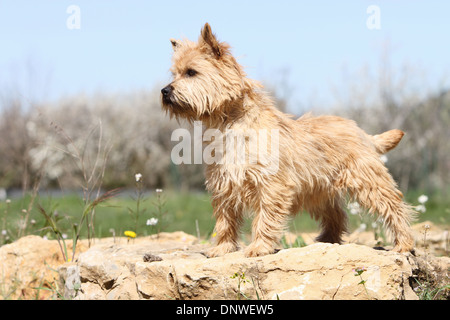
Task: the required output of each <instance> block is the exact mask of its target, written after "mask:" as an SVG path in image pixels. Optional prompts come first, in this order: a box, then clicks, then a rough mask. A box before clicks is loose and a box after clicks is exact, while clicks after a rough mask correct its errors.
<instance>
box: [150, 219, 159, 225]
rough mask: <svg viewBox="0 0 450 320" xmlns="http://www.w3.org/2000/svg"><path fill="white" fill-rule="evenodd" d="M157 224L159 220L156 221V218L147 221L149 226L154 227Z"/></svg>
mask: <svg viewBox="0 0 450 320" xmlns="http://www.w3.org/2000/svg"><path fill="white" fill-rule="evenodd" d="M157 223H158V219H156V218H150V219H148V220H147V225H148V226H154V225H156V224H157Z"/></svg>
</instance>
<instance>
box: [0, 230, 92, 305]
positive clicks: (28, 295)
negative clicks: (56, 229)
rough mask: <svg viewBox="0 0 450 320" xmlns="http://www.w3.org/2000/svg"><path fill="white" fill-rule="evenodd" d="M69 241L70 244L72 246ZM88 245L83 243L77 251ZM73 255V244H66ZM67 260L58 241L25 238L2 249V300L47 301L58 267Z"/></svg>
mask: <svg viewBox="0 0 450 320" xmlns="http://www.w3.org/2000/svg"><path fill="white" fill-rule="evenodd" d="M69 242H70V244H69ZM86 249H87V245H86V243H85V242H84V241H80V242H79V243H78V245H77V250H78V252H81V251H85V250H86ZM67 250H68V251H69V252H72V241H67ZM64 262H65V261H64V259H63V255H62V253H61V249H60V247H59V245H58V242H57V241H56V240H45V239H43V238H41V237H38V236H26V237H23V238H20V239H19V240H17V241H16V242H13V243H11V244H7V245H4V246H2V247H0V299H46V298H48V297H49V296H51V295H52V292H51V291H47V290H45V289H43V288H46V289H53V288H52V287H54V285H53V284H54V283H55V279H58V278H59V275H58V273H57V272H56V268H57V267H58V266H60V265H61V264H63V263H64Z"/></svg>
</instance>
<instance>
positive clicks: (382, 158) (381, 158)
mask: <svg viewBox="0 0 450 320" xmlns="http://www.w3.org/2000/svg"><path fill="white" fill-rule="evenodd" d="M380 160H381V162H383V163H386V162H388V157H387V156H386V155H384V154H382V155H381V156H380Z"/></svg>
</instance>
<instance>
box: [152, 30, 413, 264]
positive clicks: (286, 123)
mask: <svg viewBox="0 0 450 320" xmlns="http://www.w3.org/2000/svg"><path fill="white" fill-rule="evenodd" d="M170 41H171V43H172V47H173V57H172V59H173V65H172V67H171V72H172V74H173V81H172V82H171V83H170V84H169V85H167V86H166V87H164V88H163V89H162V90H161V103H162V108H163V110H165V111H166V112H167V113H169V115H170V116H171V117H175V118H177V119H187V120H188V121H189V122H193V121H201V122H202V124H203V125H204V126H205V127H207V128H208V129H213V130H215V132H221V133H222V136H220V135H217V136H215V139H214V140H212V139H211V141H210V145H214V144H215V143H218V142H219V141H221V140H222V139H226V138H227V136H229V134H228V133H229V132H231V131H233V133H234V134H235V135H237V136H239V135H243V136H244V139H243V140H241V145H242V146H243V148H242V149H240V150H244V158H250V156H251V155H252V150H254V149H255V148H253V147H254V144H255V141H256V140H258V139H259V136H258V133H259V132H265V133H268V138H267V139H266V140H267V141H266V142H264V141H265V140H264V141H263V143H262V146H263V147H264V148H265V149H269V148H268V147H267V145H269V144H271V143H272V142H277V144H278V149H277V150H278V151H277V152H268V153H267V154H268V156H267V157H266V158H265V159H260V158H258V157H256V158H254V159H256V161H247V162H244V163H236V162H233V161H228V162H227V161H223V158H222V160H221V161H215V162H213V163H211V164H208V165H207V168H206V188H207V190H208V191H209V192H210V193H211V197H212V205H213V210H214V217H215V219H216V225H215V231H216V233H217V237H216V239H217V244H216V246H215V247H213V248H212V249H210V250H209V252H208V256H209V257H217V256H223V255H225V254H227V253H229V252H233V251H236V250H238V236H239V229H240V227H241V225H242V223H243V218H244V212H247V211H250V212H251V213H252V215H253V216H254V218H253V222H252V242H251V243H250V244H249V245H248V246H247V247H246V248H245V250H244V253H245V256H246V257H256V256H263V255H267V254H271V253H273V252H274V250H275V246H276V244H277V243H278V241H279V239H280V237H281V235H282V233H283V231H284V230H285V228H286V224H287V222H288V221H289V218H291V217H293V216H295V215H296V214H297V213H298V212H300V211H301V210H305V211H307V212H309V214H310V215H311V217H312V218H314V219H316V220H318V221H320V226H321V233H320V234H319V236H318V237H317V239H316V240H317V241H320V242H330V243H342V235H343V234H344V233H345V232H346V231H347V214H346V212H345V211H344V209H343V207H344V205H345V203H346V201H348V200H353V201H358V202H359V204H360V205H361V206H362V207H364V208H366V209H367V210H368V212H369V213H371V214H374V215H376V216H377V217H378V218H379V219H380V220H382V221H383V223H384V225H385V227H386V229H387V230H388V231H390V233H391V235H392V237H393V245H394V248H393V250H395V251H397V252H409V251H411V250H412V249H413V245H414V239H413V237H412V233H411V230H410V222H411V221H412V219H413V218H414V215H415V211H414V210H413V208H412V206H410V205H408V204H407V203H405V202H404V201H403V195H402V193H401V192H400V191H399V190H398V188H397V185H396V183H395V181H394V180H393V178H392V176H391V175H390V174H389V172H388V169H387V168H386V167H385V165H384V163H383V162H382V161H381V159H380V156H381V155H383V154H385V153H386V152H388V151H390V150H391V149H393V148H395V147H396V146H397V144H398V143H399V142H400V140H401V139H402V137H403V135H404V133H403V132H402V131H400V130H396V129H394V130H390V131H387V132H384V133H382V134H379V135H369V134H367V133H366V132H364V131H363V130H362V129H360V128H359V127H358V126H357V125H356V123H355V122H354V121H352V120H347V119H344V118H340V117H337V116H317V117H315V116H313V115H312V114H310V113H308V114H305V115H303V116H302V117H300V118H299V119H297V120H295V119H293V117H291V116H288V115H286V114H284V113H282V112H281V111H279V110H278V109H277V108H276V107H275V103H274V100H273V99H272V98H271V97H270V96H269V95H268V94H267V93H265V92H264V90H263V87H262V85H261V84H260V83H259V82H257V81H254V80H251V79H249V78H247V76H246V74H245V72H244V70H243V67H242V66H241V65H240V64H238V62H237V61H236V59H235V58H234V57H233V55H232V54H231V49H230V46H229V45H228V44H227V43H225V42H220V41H219V40H218V39H217V37H216V36H215V34H213V32H212V30H211V27H210V25H209V24H208V23H206V24H205V25H204V27H203V28H202V30H201V34H200V37H199V39H198V41H197V42H192V41H190V40H182V41H180V40H174V39H170ZM247 132H252V133H255V132H256V133H257V137H256V140H255V139H253V138H252V137H250V139H247V138H248V137H247V138H246V137H245V135H246V133H247ZM260 140H263V139H260ZM242 141H243V142H242ZM265 143H266V145H264V144H265ZM238 145H239V144H238V143H236V144H235V147H234V149H233V148H228V147H227V148H226V150H223V148H222V149H219V148H218V149H217V150H219V151H217V150H215V153H216V154H214V152H213V153H212V154H213V155H214V156H217V154H220V155H221V156H222V157H225V156H228V154H227V152H228V153H232V152H233V150H234V151H236V148H237V146H238ZM259 146H260V147H261V145H259ZM266 147H267V148H266ZM271 151H273V150H272V149H271ZM262 158H264V157H262ZM275 158H276V162H277V166H276V167H275V168H276V170H273V168H272V170H268V165H269V164H268V163H271V160H274V159H275ZM272 162H273V161H272Z"/></svg>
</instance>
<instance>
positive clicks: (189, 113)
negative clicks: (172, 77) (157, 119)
mask: <svg viewBox="0 0 450 320" xmlns="http://www.w3.org/2000/svg"><path fill="white" fill-rule="evenodd" d="M161 104H162V106H163V109H164V110H165V111H166V112H167V113H169V115H170V118H173V117H174V118H176V119H177V120H178V119H180V118H183V119H186V120H188V121H190V122H193V121H195V120H199V119H198V118H199V117H198V114H197V113H196V112H195V111H194V108H193V107H192V106H190V105H188V104H186V103H184V102H182V101H179V100H178V99H176V98H175V96H174V95H171V96H169V97H164V96H162V97H161Z"/></svg>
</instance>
